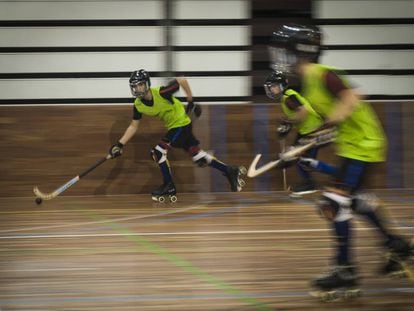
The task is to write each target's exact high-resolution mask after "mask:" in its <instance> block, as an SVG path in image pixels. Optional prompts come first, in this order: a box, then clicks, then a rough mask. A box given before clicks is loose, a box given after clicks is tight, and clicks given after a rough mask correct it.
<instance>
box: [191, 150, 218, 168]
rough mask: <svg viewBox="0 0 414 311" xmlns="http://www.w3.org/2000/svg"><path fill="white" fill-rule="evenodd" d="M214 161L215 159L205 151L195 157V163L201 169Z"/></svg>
mask: <svg viewBox="0 0 414 311" xmlns="http://www.w3.org/2000/svg"><path fill="white" fill-rule="evenodd" d="M213 159H214V157H213V156H212V155H210V154H208V153H207V152H205V151H204V150H200V151H199V152H198V153H197V154H196V155H194V156H193V162H194V163H195V164H197V165H198V166H200V167H203V166H207V165H209V164H210V163H211V161H213Z"/></svg>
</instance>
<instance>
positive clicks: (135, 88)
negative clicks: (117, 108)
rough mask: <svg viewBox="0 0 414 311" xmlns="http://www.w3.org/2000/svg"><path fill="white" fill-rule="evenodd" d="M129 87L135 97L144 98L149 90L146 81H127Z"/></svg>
mask: <svg viewBox="0 0 414 311" xmlns="http://www.w3.org/2000/svg"><path fill="white" fill-rule="evenodd" d="M129 88H130V89H131V94H132V96H134V97H136V98H144V96H145V94H147V92H148V90H149V85H148V82H144V81H141V82H132V83H129Z"/></svg>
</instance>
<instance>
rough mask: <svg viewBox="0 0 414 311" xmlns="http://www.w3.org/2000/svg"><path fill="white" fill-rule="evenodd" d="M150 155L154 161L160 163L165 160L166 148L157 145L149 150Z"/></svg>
mask: <svg viewBox="0 0 414 311" xmlns="http://www.w3.org/2000/svg"><path fill="white" fill-rule="evenodd" d="M151 156H152V159H153V160H154V161H155V162H156V163H158V164H161V163H163V162H165V161H167V150H166V149H164V148H162V147H161V146H160V145H157V146H155V148H153V149H152V150H151Z"/></svg>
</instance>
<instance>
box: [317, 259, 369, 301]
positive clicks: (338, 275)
mask: <svg viewBox="0 0 414 311" xmlns="http://www.w3.org/2000/svg"><path fill="white" fill-rule="evenodd" d="M312 286H313V287H315V291H311V292H310V295H311V296H313V297H316V298H318V299H320V300H321V301H324V302H329V301H336V300H346V299H352V298H356V297H359V296H361V294H362V291H361V289H360V288H358V277H357V275H356V273H355V269H354V268H353V267H352V266H336V267H334V268H333V269H332V270H331V271H330V272H329V273H328V274H326V275H323V276H321V277H318V278H316V279H315V280H313V282H312Z"/></svg>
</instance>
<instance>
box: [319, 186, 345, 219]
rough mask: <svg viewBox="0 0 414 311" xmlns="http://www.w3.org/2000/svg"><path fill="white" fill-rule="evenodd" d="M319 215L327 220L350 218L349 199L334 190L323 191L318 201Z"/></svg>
mask: <svg viewBox="0 0 414 311" xmlns="http://www.w3.org/2000/svg"><path fill="white" fill-rule="evenodd" d="M318 207H319V211H320V213H321V215H322V216H323V217H324V218H326V219H328V220H329V221H337V222H340V221H345V220H348V219H351V218H352V210H351V208H350V207H351V199H350V198H349V197H347V196H344V195H340V194H337V193H334V192H324V193H323V194H322V197H321V198H320V200H319V202H318Z"/></svg>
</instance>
